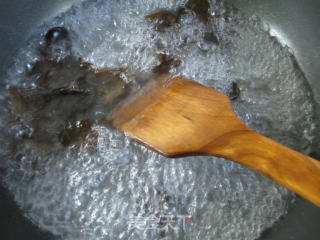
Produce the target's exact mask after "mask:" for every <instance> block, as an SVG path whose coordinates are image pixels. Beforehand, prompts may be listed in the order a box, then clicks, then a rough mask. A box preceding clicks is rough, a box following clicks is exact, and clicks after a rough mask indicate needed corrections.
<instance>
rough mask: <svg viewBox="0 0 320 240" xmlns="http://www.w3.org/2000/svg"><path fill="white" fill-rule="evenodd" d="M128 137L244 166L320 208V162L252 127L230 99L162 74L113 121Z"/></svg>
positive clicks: (162, 148)
mask: <svg viewBox="0 0 320 240" xmlns="http://www.w3.org/2000/svg"><path fill="white" fill-rule="evenodd" d="M112 120H113V124H114V125H115V126H116V127H117V128H119V129H120V130H122V131H123V132H124V133H125V134H126V135H127V136H129V137H131V138H133V139H135V140H136V141H138V142H140V143H143V144H144V145H146V146H148V147H150V148H152V149H154V150H156V151H158V152H160V153H162V154H164V155H167V156H177V155H185V154H198V153H200V154H207V155H214V156H220V157H224V158H227V159H230V160H232V161H235V162H238V163H241V164H243V165H245V166H247V167H249V168H251V169H253V170H256V171H258V172H260V173H262V174H264V175H265V176H268V177H269V178H271V179H273V180H275V181H277V182H278V183H280V184H282V185H283V186H285V187H287V188H288V189H291V190H292V191H294V192H296V193H298V194H300V195H301V196H303V197H305V198H306V199H308V200H310V201H311V202H313V203H315V204H316V205H318V206H320V163H319V162H318V161H317V160H315V159H312V158H310V157H308V156H306V155H303V154H301V153H299V152H296V151H294V150H292V149H290V148H288V147H285V146H283V145H281V144H279V143H277V142H275V141H273V140H271V139H269V138H266V137H264V136H262V135H260V134H258V133H257V132H255V131H253V130H252V129H250V128H248V127H247V126H246V125H245V124H244V123H243V122H242V121H241V120H240V119H239V118H238V117H237V116H236V114H235V113H234V112H233V110H232V106H231V104H230V101H229V99H228V97H227V96H225V95H224V94H222V93H220V92H217V91H215V90H213V89H211V88H207V87H205V86H203V85H201V84H199V83H196V82H193V81H191V80H188V79H186V78H182V77H173V76H171V75H169V74H167V75H161V76H158V77H156V78H154V79H152V80H151V81H150V82H148V83H147V85H146V86H144V87H143V88H142V89H140V90H139V91H138V92H137V93H135V94H134V95H133V96H131V97H130V98H129V99H128V100H127V101H126V102H125V103H124V104H123V105H121V106H120V108H119V109H118V110H117V111H116V112H115V113H114V114H113V116H112Z"/></svg>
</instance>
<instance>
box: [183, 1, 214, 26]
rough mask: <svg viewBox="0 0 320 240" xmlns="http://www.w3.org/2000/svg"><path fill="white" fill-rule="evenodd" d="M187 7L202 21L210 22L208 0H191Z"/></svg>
mask: <svg viewBox="0 0 320 240" xmlns="http://www.w3.org/2000/svg"><path fill="white" fill-rule="evenodd" d="M186 8H187V9H190V10H192V11H193V12H194V13H195V14H196V15H197V17H198V19H199V20H200V21H201V22H208V20H209V16H210V14H209V8H210V4H209V1H208V0H189V1H188V2H187V4H186Z"/></svg>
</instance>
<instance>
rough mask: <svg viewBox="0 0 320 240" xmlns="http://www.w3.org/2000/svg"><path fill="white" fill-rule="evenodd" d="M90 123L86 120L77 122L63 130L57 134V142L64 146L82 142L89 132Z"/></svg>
mask: <svg viewBox="0 0 320 240" xmlns="http://www.w3.org/2000/svg"><path fill="white" fill-rule="evenodd" d="M91 126H92V123H91V122H90V120H88V119H82V120H80V121H77V122H76V123H75V124H73V125H72V126H71V127H68V128H65V129H63V130H62V131H61V133H60V134H59V140H60V142H61V143H62V144H63V145H64V146H69V145H72V144H75V143H77V142H78V141H80V140H82V141H83V140H84V139H85V138H86V136H87V135H88V134H89V132H90V130H91Z"/></svg>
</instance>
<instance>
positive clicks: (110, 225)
mask: <svg viewBox="0 0 320 240" xmlns="http://www.w3.org/2000/svg"><path fill="white" fill-rule="evenodd" d="M185 3H186V1H183V0H181V1H180V0H178V1H165V0H163V1H158V0H148V1H147V0H141V1H121V0H120V1H116V0H110V1H107V0H105V1H102V0H101V1H99V0H98V1H85V2H83V3H81V4H79V5H76V6H73V7H72V8H71V9H70V10H68V11H67V12H65V13H62V14H61V15H59V16H57V17H56V18H55V19H53V20H51V21H49V22H47V23H46V24H44V25H43V26H41V27H40V28H39V30H38V32H36V33H35V34H34V36H33V37H32V38H31V39H30V41H29V42H28V44H27V46H26V47H25V48H23V49H21V50H20V51H19V53H18V54H17V56H16V57H15V61H14V65H13V66H12V68H11V69H9V71H8V77H7V79H6V84H7V85H8V86H9V85H19V84H20V85H28V84H29V83H28V82H26V81H25V79H26V69H28V68H30V66H32V64H33V63H34V62H35V61H37V60H38V59H39V58H40V55H39V51H38V49H39V45H41V44H43V36H44V34H45V33H46V31H47V30H48V29H50V28H52V27H55V26H64V27H65V28H67V29H68V30H69V32H70V33H71V35H72V49H71V54H72V55H74V56H77V57H81V58H82V59H84V60H85V61H88V62H91V63H93V64H94V66H95V67H96V68H105V67H108V68H118V67H126V68H128V70H127V78H128V79H127V81H128V82H132V83H134V84H136V85H139V81H138V80H137V78H136V77H135V76H137V75H140V76H141V78H143V76H148V74H149V73H150V72H151V71H152V68H153V67H154V66H155V65H156V64H157V55H158V54H160V53H165V54H168V55H172V56H174V57H175V58H177V59H180V60H181V65H180V66H179V67H177V68H175V69H171V72H172V73H174V74H179V75H183V76H185V77H187V78H190V79H193V80H196V81H199V82H200V83H202V84H205V85H207V86H210V87H214V88H216V89H218V90H220V91H222V92H228V89H229V88H230V85H231V83H232V82H237V84H238V86H239V87H240V89H241V95H240V97H239V98H238V99H236V100H235V101H234V102H233V107H234V109H235V111H236V112H237V114H238V115H239V116H240V118H241V119H243V120H244V121H245V122H246V124H247V125H249V126H251V127H253V128H254V129H256V130H257V131H259V132H260V133H262V134H264V135H267V136H269V137H271V138H273V139H275V140H277V141H279V142H281V143H283V144H286V145H288V146H290V147H292V148H295V149H297V150H299V151H303V152H305V153H308V151H309V146H310V144H311V142H312V141H313V139H314V132H313V131H314V124H313V108H314V106H313V103H312V96H311V93H310V90H309V88H308V86H307V84H306V80H305V79H304V76H303V74H302V73H301V71H300V70H299V69H298V68H297V64H296V62H295V60H294V58H293V56H292V55H291V53H290V51H289V49H288V48H287V47H285V46H282V45H280V44H279V42H278V41H277V40H276V39H274V38H272V37H270V35H269V34H268V29H267V27H266V26H263V25H262V24H261V23H260V21H259V20H258V19H256V18H255V17H247V16H244V15H243V14H241V13H239V12H238V11H236V10H232V9H231V8H230V7H225V5H224V4H223V3H221V1H214V0H212V1H211V7H210V15H211V17H210V19H209V23H208V24H207V25H206V24H205V23H203V22H200V21H199V20H198V18H197V17H196V16H195V15H194V14H193V13H192V12H187V14H185V15H182V18H181V21H180V23H179V24H177V25H175V26H173V27H170V28H168V29H166V30H164V31H161V32H157V31H156V30H155V28H154V26H153V25H152V24H151V23H150V22H148V21H146V19H145V18H144V16H146V15H148V14H151V13H153V12H155V11H156V10H159V9H164V8H165V9H171V10H173V11H175V10H177V9H178V7H179V6H183V5H184V4H185ZM208 32H211V33H213V34H215V36H216V38H217V39H218V42H217V41H215V42H210V41H207V40H205V39H204V36H205V34H206V33H208ZM65 54H66V55H67V54H69V53H65ZM7 95H8V93H7V91H6V90H2V94H1V95H0V96H1V99H0V101H1V103H0V104H1V110H0V111H1V123H0V127H1V132H2V135H1V138H0V143H1V145H2V149H1V153H0V154H1V155H0V156H1V159H6V160H7V161H5V160H3V161H2V163H1V166H2V167H3V168H6V169H7V170H6V174H5V176H4V181H5V184H6V185H7V187H8V188H9V190H10V191H11V192H12V194H13V195H14V198H15V200H16V202H17V203H18V204H19V206H20V207H21V209H22V210H23V211H24V213H25V215H26V216H27V217H29V218H30V219H31V220H32V221H33V222H34V223H35V224H37V225H38V226H40V227H41V228H43V229H46V230H49V231H50V232H52V233H54V234H56V235H57V236H60V237H61V238H62V239H201V240H202V239H215V240H217V239H256V238H257V237H259V235H260V234H261V232H262V231H263V230H264V229H266V228H268V227H270V226H272V224H273V223H274V222H275V221H277V220H278V219H279V217H280V216H281V215H283V214H285V213H286V210H287V208H288V206H289V205H290V204H291V203H292V202H293V201H294V194H293V193H291V192H289V191H288V190H286V189H285V188H283V187H281V186H279V185H278V184H276V183H274V182H272V181H270V180H269V179H267V178H265V177H263V176H261V175H260V174H257V173H255V172H253V171H251V170H249V169H247V168H245V167H242V166H240V165H238V164H236V163H233V162H230V161H227V160H224V159H220V158H215V157H188V158H179V159H167V158H165V157H163V156H160V155H158V154H157V153H154V152H152V151H150V150H147V149H146V148H144V147H142V146H140V145H138V144H136V143H133V142H131V141H130V140H128V139H126V138H125V137H124V136H123V135H122V134H121V133H120V132H118V131H116V130H111V129H109V128H107V127H103V126H99V125H94V127H93V131H94V132H96V133H97V135H98V141H97V143H98V144H97V149H96V151H95V152H94V153H92V152H91V151H89V149H88V148H87V147H81V148H74V147H69V148H65V149H64V150H63V151H56V152H54V151H53V152H51V153H47V155H46V157H45V158H43V157H40V156H38V153H37V151H32V146H33V143H32V142H28V143H25V144H26V145H28V147H25V148H21V150H20V152H19V154H22V155H23V156H24V157H22V158H21V159H20V161H19V162H15V161H13V159H14V154H13V153H11V152H10V147H9V143H8V142H7V141H5V140H6V139H9V138H11V139H12V138H14V137H13V136H14V134H15V124H16V123H15V122H14V121H13V122H8V115H9V113H8V107H7V105H8V103H7V98H6V96H7ZM8 124H9V126H12V128H11V129H10V128H8V127H7V126H8ZM26 149H29V150H28V151H29V152H28V153H26V152H24V151H26ZM30 149H31V150H30ZM16 154H18V153H16ZM34 161H36V162H37V164H38V166H40V169H39V168H38V170H37V171H36V172H34V170H33V168H32V167H30V166H31V165H32V164H34ZM12 162H14V164H13V163H12ZM159 219H160V222H159V223H156V220H159ZM147 220H148V221H147ZM146 221H147V222H148V223H149V224H147V223H146Z"/></svg>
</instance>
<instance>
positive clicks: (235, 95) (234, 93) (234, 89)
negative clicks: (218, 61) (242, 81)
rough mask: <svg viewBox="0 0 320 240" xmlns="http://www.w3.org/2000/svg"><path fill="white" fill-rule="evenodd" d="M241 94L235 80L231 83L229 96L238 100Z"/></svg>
mask: <svg viewBox="0 0 320 240" xmlns="http://www.w3.org/2000/svg"><path fill="white" fill-rule="evenodd" d="M239 95H240V89H239V87H238V84H237V83H235V82H232V84H231V89H230V91H229V93H228V97H229V99H230V100H231V101H232V100H236V99H237V98H238V97H239Z"/></svg>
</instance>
